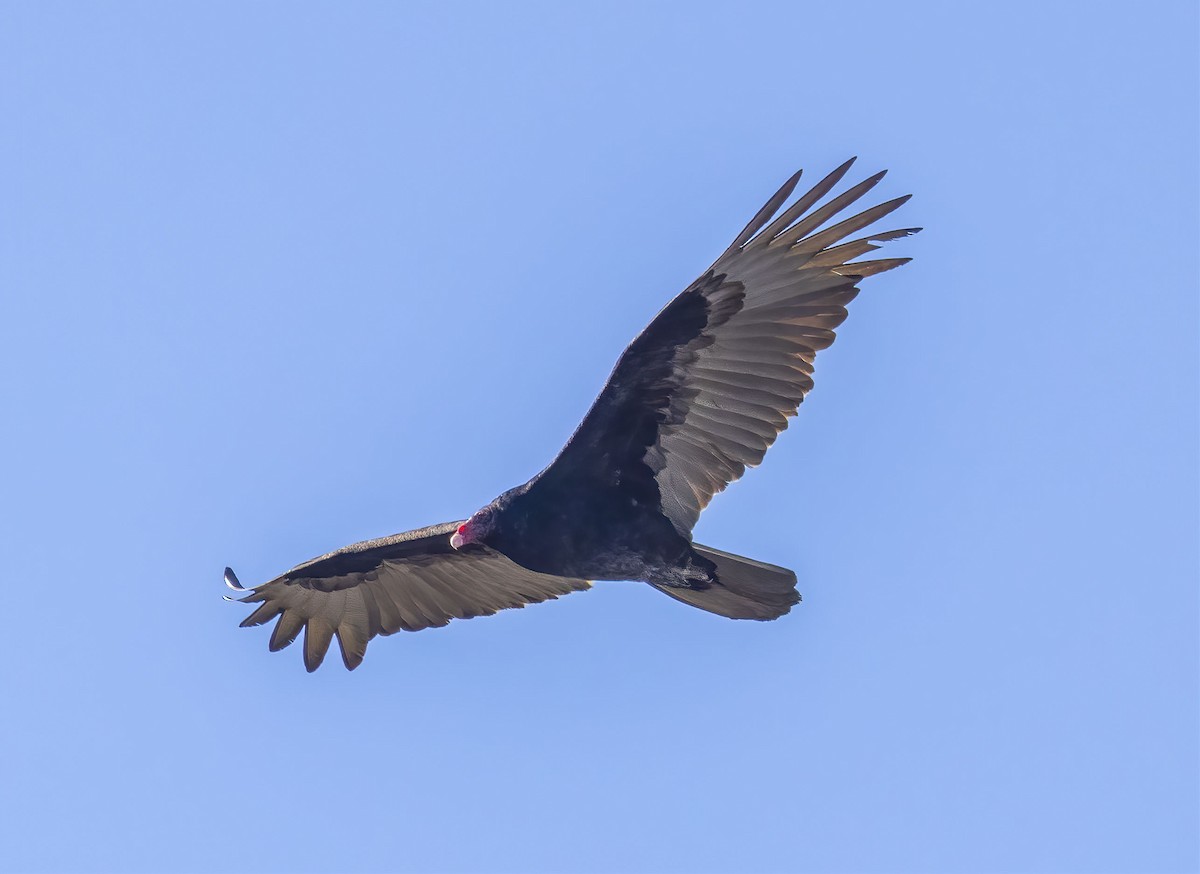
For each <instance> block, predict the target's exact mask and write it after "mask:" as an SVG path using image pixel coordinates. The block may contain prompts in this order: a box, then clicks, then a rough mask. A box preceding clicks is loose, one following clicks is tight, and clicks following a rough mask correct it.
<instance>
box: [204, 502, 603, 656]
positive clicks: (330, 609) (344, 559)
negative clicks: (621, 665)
mask: <svg viewBox="0 0 1200 874" xmlns="http://www.w3.org/2000/svg"><path fill="white" fill-rule="evenodd" d="M459 524H461V523H459V522H449V523H446V524H444V525H433V526H431V527H429V528H420V529H418V530H416V531H408V532H406V533H404V534H396V535H393V536H392V537H384V538H382V539H380V540H367V541H364V542H363V543H355V544H353V545H351V546H347V547H345V548H344V549H339V550H338V551H337V552H331V553H329V554H328V555H323V556H321V557H320V558H314V559H313V560H312V561H309V562H305V563H304V564H302V565H300V566H299V567H295V568H292V570H290V571H288V572H287V573H285V574H283V575H282V576H279V577H276V578H275V579H273V580H271V581H270V582H269V583H264V584H263V585H261V586H256V587H255V588H253V589H251V590H250V594H249V595H247V596H246V597H244V598H242V599H241V600H242V601H245V602H248V603H252V604H254V603H257V604H258V605H259V606H258V608H257V609H256V610H255V611H254V612H253V613H251V614H250V615H249V616H247V617H246V619H245V620H244V621H243V622H242V627H246V626H249V625H262V624H263V623H264V622H268V621H269V620H271V619H274V618H275V617H279V621H278V622H277V623H276V624H275V630H274V631H273V632H272V633H271V642H270V649H271V652H275V651H277V650H280V649H283V648H284V647H285V646H287V645H288V644H290V643H291V642H292V641H294V640H295V639H296V637H297V636H298V635H299V634H300V631H301V629H303V631H304V666H305V667H306V668H307V669H308V670H309V671H315V670H316V669H317V668H318V667H320V665H321V661H322V660H323V659H324V658H325V653H326V651H328V649H329V644H330V642H331V641H332V640H333V636H334V635H335V634H336V635H337V639H338V644H339V646H340V647H341V650H342V660H343V661H344V662H345V663H346V667H347V668H349V669H350V670H354V669H355V668H356V667H358V666H359V664H361V663H362V660H363V655H364V654H365V653H366V651H367V641H369V640H370V639H371V638H373V637H374V636H375V635H377V634H394V633H395V632H397V631H401V630H403V631H419V630H421V629H422V628H431V627H436V626H441V625H445V624H447V623H448V622H449V621H450V620H451V619H470V618H471V617H473V616H490V615H492V614H493V613H495V612H496V611H497V610H504V609H506V608H508V607H524V606H525V605H526V604H534V603H537V602H538V601H545V600H547V599H550V598H557V597H558V596H559V595H566V594H569V593H570V592H575V591H579V590H580V589H586V588H588V587H589V586H590V585H591V584H590V583H589V582H587V581H586V580H576V579H570V578H567V577H555V576H549V575H547V574H539V573H534V572H533V571H530V570H526V569H525V568H523V567H521V566H520V565H517V564H514V563H513V562H511V561H509V560H508V559H507V558H505V557H504V556H503V555H501V554H500V553H498V552H495V551H493V550H491V549H487V548H485V547H468V548H465V549H462V550H455V549H453V548H452V547H451V546H450V535H451V534H453V533H454V530H455V529H456V528H457V527H458V526H459ZM225 579H226V582H227V583H229V585H230V586H232V587H233V588H235V589H239V590H242V591H245V590H244V589H243V588H242V586H241V584H240V583H239V582H238V580H237V577H236V576H235V575H234V573H233V571H232V570H230V569H229V568H226V569H225Z"/></svg>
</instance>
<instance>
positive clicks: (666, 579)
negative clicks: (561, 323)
mask: <svg viewBox="0 0 1200 874" xmlns="http://www.w3.org/2000/svg"><path fill="white" fill-rule="evenodd" d="M853 162H854V159H853V158H851V159H850V160H849V161H847V162H846V163H844V164H842V165H841V166H840V167H838V168H837V169H836V170H834V171H833V172H832V173H830V174H829V175H828V176H826V177H825V178H824V179H822V180H821V181H820V182H818V183H817V184H816V185H814V186H813V187H812V189H810V190H809V191H808V192H806V193H805V194H803V195H801V196H800V197H799V198H797V199H796V200H795V201H794V202H793V203H791V204H789V205H788V206H787V207H786V208H785V209H782V211H780V210H781V208H783V207H784V205H785V204H786V203H787V202H788V200H789V198H790V197H791V196H792V193H793V191H794V190H795V188H796V184H797V183H798V182H799V180H800V173H796V174H795V175H794V176H792V178H791V179H789V180H788V181H787V182H786V183H784V185H783V187H782V188H780V189H779V191H777V192H776V193H775V195H774V196H773V197H772V198H771V199H770V200H768V201H767V203H766V205H765V206H763V208H762V209H760V210H759V211H758V213H757V214H755V216H754V218H752V219H751V220H750V223H749V224H748V225H746V227H745V228H744V229H743V230H742V232H741V233H740V234H738V235H737V237H736V238H735V239H734V241H733V243H731V244H730V246H729V248H728V249H726V250H725V252H724V253H723V254H722V255H721V257H719V258H718V259H717V260H716V262H715V263H714V264H713V265H712V267H710V268H709V269H708V270H707V271H705V272H704V273H703V274H702V275H701V276H700V278H699V279H697V280H696V281H695V282H693V283H692V284H691V285H690V286H688V287H687V288H686V289H685V290H684V291H683V292H682V293H680V294H679V295H678V296H677V297H676V298H675V299H674V300H672V301H671V302H670V303H668V304H667V306H666V307H665V308H664V309H663V310H662V311H661V312H659V314H658V315H657V316H655V317H654V319H653V321H651V322H650V324H649V325H648V326H647V327H646V329H645V330H644V331H642V333H641V334H639V335H638V337H637V338H636V339H635V340H634V341H633V342H632V343H630V344H629V347H628V348H627V349H626V350H625V352H624V353H623V354H622V355H621V357H620V359H619V360H618V361H617V365H616V367H615V368H614V369H613V371H612V374H611V375H610V376H609V379H608V383H607V384H606V385H605V386H604V389H603V391H601V392H600V396H599V397H598V398H597V399H596V401H595V403H593V404H592V407H591V409H590V410H589V411H588V413H587V415H586V416H584V418H583V421H582V422H581V423H580V425H579V427H578V428H577V429H576V431H575V434H574V435H573V436H572V437H571V439H570V440H569V441H567V445H566V446H565V447H563V449H562V451H561V452H559V454H558V457H557V458H555V459H554V460H553V461H552V462H551V463H550V465H549V466H548V467H547V468H546V469H545V470H543V471H542V472H541V473H539V474H538V475H537V476H535V477H534V478H533V479H531V480H529V482H527V483H525V484H523V485H519V486H517V487H516V488H513V489H509V490H508V491H507V492H505V493H504V494H502V495H500V497H498V498H496V499H495V500H494V501H492V502H491V503H490V504H488V505H487V506H486V507H483V508H482V509H480V510H478V511H476V512H475V513H474V514H472V515H471V517H470V518H468V519H466V520H461V521H457V522H446V523H443V524H441V525H432V526H430V527H428V528H420V529H417V530H416V531H408V532H405V533H403V534H395V535H393V536H391V537H384V538H381V539H379V540H368V541H364V542H362V543H355V544H353V545H351V546H347V547H344V548H342V549H339V550H337V551H336V552H331V553H329V554H328V555H323V556H321V557H320V558H315V559H313V560H311V561H307V562H305V563H304V564H302V565H299V566H297V567H294V568H292V569H291V570H290V571H287V572H286V573H284V574H282V575H280V576H278V577H276V578H275V579H273V580H271V581H269V582H267V583H264V584H262V585H260V586H256V587H254V588H251V589H246V588H245V587H243V586H242V584H241V583H240V582H239V581H238V578H237V576H236V575H235V574H234V572H233V571H232V570H231V569H230V568H226V569H225V581H226V583H227V584H228V585H229V586H230V587H231V588H233V589H236V590H238V591H239V592H247V593H248V594H246V595H245V596H244V597H242V598H241V599H240V600H241V601H245V602H249V603H252V604H257V605H258V606H257V607H256V609H255V610H254V612H253V613H251V614H250V615H249V616H248V617H246V619H245V620H244V621H243V622H242V623H241V624H242V626H251V625H262V624H263V623H265V622H268V621H270V620H272V619H277V620H278V621H277V622H276V624H275V628H274V630H273V631H272V632H271V640H270V644H269V646H270V649H271V651H272V652H275V651H277V650H280V649H282V648H284V647H285V646H287V645H289V644H290V643H292V642H293V641H294V640H295V639H296V638H297V636H299V634H300V632H301V631H302V630H303V632H304V647H303V649H304V666H305V667H306V668H307V669H308V670H309V671H314V670H316V669H317V668H318V667H319V666H320V664H321V662H322V660H323V659H324V658H325V654H326V652H327V651H328V649H329V645H330V643H331V642H332V640H333V638H334V636H336V637H337V641H338V645H339V647H340V649H341V652H342V660H343V662H345V665H346V667H347V668H349V669H350V670H353V669H354V668H356V667H358V665H359V664H361V663H362V660H363V655H364V654H365V653H366V649H367V642H368V641H370V640H371V639H372V638H374V637H375V636H376V635H380V634H382V635H388V634H394V633H395V632H397V631H419V630H421V629H423V628H431V627H436V626H442V625H446V624H447V623H449V621H450V620H451V619H469V618H471V617H474V616H490V615H491V614H493V613H495V612H496V611H498V610H504V609H506V608H509V607H523V606H525V605H526V604H533V603H536V602H539V601H546V600H548V599H551V598H557V597H559V596H560V595H567V594H570V593H571V592H576V591H580V590H582V589H586V588H588V587H589V586H590V585H591V582H590V581H592V580H638V581H642V582H646V583H649V584H650V585H651V586H653V587H654V588H656V589H658V590H659V591H660V592H663V593H664V594H666V595H670V596H671V597H672V598H675V599H676V600H679V601H682V602H684V603H685V604H690V605H692V606H693V607H698V608H700V609H701V610H707V611H708V612H710V613H715V614H717V615H719V616H727V617H729V618H730V619H760V620H767V619H778V618H779V617H780V616H782V615H784V614H785V613H787V612H788V611H789V610H790V609H791V607H792V605H793V604H795V603H797V602H798V601H799V600H800V596H799V595H798V594H797V592H796V575H795V574H794V573H793V572H792V571H790V570H787V569H786V568H782V567H777V566H776V565H773V564H767V563H766V562H762V561H756V560H755V559H751V558H744V557H742V556H739V555H734V554H732V553H728V552H723V551H722V550H719V549H714V548H713V547H711V546H703V545H701V544H699V543H695V542H694V541H693V540H692V528H693V526H694V525H695V524H696V520H697V519H698V518H699V516H700V512H701V511H702V510H703V509H704V508H705V507H706V506H707V505H708V502H709V501H710V500H711V499H712V497H713V495H715V494H716V493H717V492H720V491H722V490H723V489H724V488H725V487H726V486H727V485H729V483H731V482H733V481H734V480H736V479H738V478H739V477H740V476H741V475H742V474H743V473H744V472H745V470H746V468H747V467H748V466H749V467H753V466H754V465H757V464H758V463H759V462H761V461H762V459H763V456H764V455H765V454H766V451H767V449H768V448H769V447H770V446H771V444H772V443H774V442H775V438H776V437H778V436H779V433H780V432H781V431H783V430H784V429H785V428H786V427H787V425H788V418H789V417H790V416H794V415H795V414H796V410H797V408H798V407H799V405H800V402H801V401H803V400H804V396H805V395H806V394H807V393H808V391H809V389H811V388H812V386H813V380H812V373H813V360H814V359H815V357H816V354H817V352H818V351H819V350H821V349H824V348H825V347H827V346H829V344H831V343H832V342H833V339H834V333H833V329H834V328H836V327H837V326H838V325H840V324H841V323H842V321H843V320H844V319H845V318H846V305H847V304H848V303H849V302H850V301H851V300H853V299H854V297H855V295H857V294H858V283H859V281H860V280H862V279H864V278H866V277H868V276H874V275H875V274H877V273H883V272H884V271H886V270H891V269H892V268H894V267H899V266H900V265H902V264H905V263H907V262H908V261H909V260H910V259H908V258H884V259H878V260H868V261H854V260H853V259H855V258H858V257H860V256H862V255H864V254H866V253H867V252H870V251H872V250H875V249H878V248H879V246H878V244H879V243H883V242H886V241H888V240H894V239H897V238H899V237H906V236H909V235H910V234H914V233H916V232H917V231H919V230H920V228H903V229H900V230H893V231H883V232H878V233H871V234H869V235H868V236H864V237H858V238H857V239H853V240H851V241H849V242H842V241H843V240H845V239H846V238H847V237H849V236H851V235H853V234H855V233H856V232H858V231H861V230H863V229H864V228H867V227H868V226H869V225H872V224H873V223H875V222H876V221H878V220H879V219H881V218H883V217H884V216H886V215H888V214H889V213H891V212H892V211H893V210H895V209H896V208H897V207H899V206H900V205H902V204H903V203H904V202H905V201H907V200H908V197H907V196H906V197H899V198H896V199H895V200H889V201H887V202H886V203H881V204H879V205H878V206H873V207H871V208H870V209H865V210H863V211H862V212H858V213H856V214H854V215H852V216H850V217H849V218H845V219H842V220H840V221H837V222H836V223H834V224H829V222H830V220H831V219H834V218H835V217H836V216H839V215H840V214H842V213H843V211H845V210H846V209H847V208H848V207H849V206H850V205H851V204H853V203H855V202H856V201H857V200H858V199H859V198H861V197H862V196H863V195H864V194H866V193H867V192H868V191H870V190H871V189H872V188H873V187H874V186H875V185H876V183H878V182H879V180H880V179H882V178H883V175H884V174H883V173H877V174H876V175H874V176H872V177H870V178H869V179H866V180H864V181H863V182H860V183H859V184H857V185H855V186H853V187H851V188H849V189H847V190H846V191H845V192H843V193H842V194H839V195H837V196H835V197H833V198H831V199H829V200H828V201H827V202H825V203H824V204H822V205H820V206H818V204H819V203H820V201H821V200H822V199H823V198H825V196H826V195H828V194H829V193H830V191H832V190H833V189H834V187H835V186H837V184H838V183H839V182H840V181H841V179H842V177H843V176H845V175H846V172H847V171H848V170H849V169H850V166H851V164H853ZM826 225H828V226H826Z"/></svg>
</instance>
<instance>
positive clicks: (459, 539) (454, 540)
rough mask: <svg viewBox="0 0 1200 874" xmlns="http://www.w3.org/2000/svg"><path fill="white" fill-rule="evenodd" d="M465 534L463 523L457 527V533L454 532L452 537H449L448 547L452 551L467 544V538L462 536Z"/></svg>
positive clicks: (464, 524)
mask: <svg viewBox="0 0 1200 874" xmlns="http://www.w3.org/2000/svg"><path fill="white" fill-rule="evenodd" d="M466 533H467V523H466V522H464V523H463V524H461V525H459V526H458V530H457V531H455V532H454V533H453V534H452V535H450V545H451V546H452V547H453V548H454V549H462V548H463V546H464V545H465V544H466V543H467V538H465V537H464V536H463V535H464V534H466Z"/></svg>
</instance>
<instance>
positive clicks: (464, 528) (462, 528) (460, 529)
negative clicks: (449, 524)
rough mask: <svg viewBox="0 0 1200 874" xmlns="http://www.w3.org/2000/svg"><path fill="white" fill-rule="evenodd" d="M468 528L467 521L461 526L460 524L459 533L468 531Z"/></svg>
mask: <svg viewBox="0 0 1200 874" xmlns="http://www.w3.org/2000/svg"><path fill="white" fill-rule="evenodd" d="M466 530H467V526H466V523H463V524H462V525H459V526H458V533H459V534H462V533H463V532H464V531H466Z"/></svg>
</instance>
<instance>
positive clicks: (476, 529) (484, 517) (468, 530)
mask: <svg viewBox="0 0 1200 874" xmlns="http://www.w3.org/2000/svg"><path fill="white" fill-rule="evenodd" d="M494 525H495V516H494V511H493V509H492V508H491V507H484V508H483V509H482V510H480V511H479V512H477V513H475V514H474V515H473V516H472V517H471V518H470V519H468V520H467V521H466V522H464V523H462V524H461V525H459V526H458V530H456V531H455V532H454V534H453V535H451V537H450V545H451V546H453V547H454V548H455V549H462V548H463V547H464V546H467V545H468V544H471V543H482V542H483V541H484V540H485V538H486V537H487V536H488V535H489V534H491V533H492V528H493V527H494Z"/></svg>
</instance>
